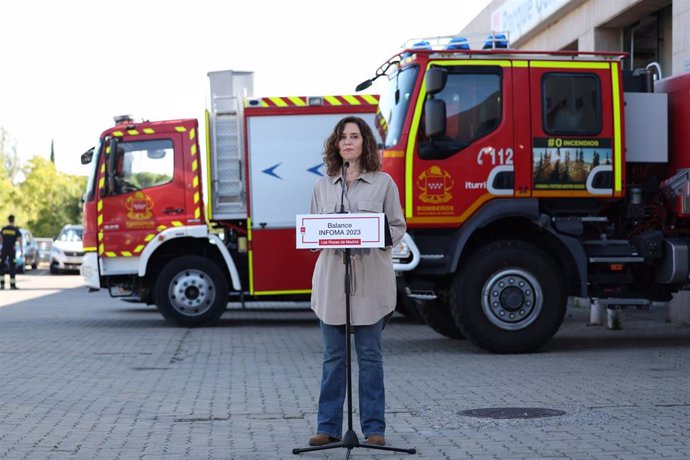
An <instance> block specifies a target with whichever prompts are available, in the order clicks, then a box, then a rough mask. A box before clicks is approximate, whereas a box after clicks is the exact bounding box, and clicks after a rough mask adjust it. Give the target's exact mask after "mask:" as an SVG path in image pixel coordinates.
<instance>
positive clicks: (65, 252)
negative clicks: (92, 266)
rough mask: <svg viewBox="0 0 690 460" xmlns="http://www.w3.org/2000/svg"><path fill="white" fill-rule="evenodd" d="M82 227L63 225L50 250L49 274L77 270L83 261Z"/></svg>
mask: <svg viewBox="0 0 690 460" xmlns="http://www.w3.org/2000/svg"><path fill="white" fill-rule="evenodd" d="M83 239H84V227H83V226H81V225H65V226H64V227H62V230H60V234H59V235H58V236H57V238H55V241H53V247H52V248H51V249H50V273H52V274H56V273H60V272H63V271H66V270H77V271H78V270H79V267H81V264H82V262H83V261H84V244H83Z"/></svg>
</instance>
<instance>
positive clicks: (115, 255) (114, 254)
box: [105, 252, 117, 257]
mask: <svg viewBox="0 0 690 460" xmlns="http://www.w3.org/2000/svg"><path fill="white" fill-rule="evenodd" d="M105 256H106V257H117V254H116V253H114V252H106V253H105Z"/></svg>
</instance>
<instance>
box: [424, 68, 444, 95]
mask: <svg viewBox="0 0 690 460" xmlns="http://www.w3.org/2000/svg"><path fill="white" fill-rule="evenodd" d="M424 80H425V82H426V94H427V96H433V95H434V94H436V93H439V92H441V91H442V90H443V88H445V87H446V82H447V81H448V71H446V69H442V68H440V67H432V68H431V69H429V70H427V71H426V74H425V75H424Z"/></svg>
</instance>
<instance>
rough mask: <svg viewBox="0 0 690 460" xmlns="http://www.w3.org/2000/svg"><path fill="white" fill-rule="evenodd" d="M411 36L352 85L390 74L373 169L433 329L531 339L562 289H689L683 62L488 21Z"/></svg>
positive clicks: (522, 347) (628, 302) (689, 110)
mask: <svg viewBox="0 0 690 460" xmlns="http://www.w3.org/2000/svg"><path fill="white" fill-rule="evenodd" d="M406 48H407V49H405V50H403V51H402V52H400V53H399V54H397V55H395V56H393V57H392V58H391V59H389V60H388V61H386V62H385V63H384V64H383V65H382V66H381V67H380V68H379V69H378V70H377V71H376V73H375V76H374V78H372V79H371V80H367V81H366V82H364V83H363V84H362V85H360V88H362V87H366V86H368V85H369V84H370V82H371V81H373V80H374V79H376V78H379V77H382V76H385V77H386V78H387V79H388V83H387V85H388V89H387V90H385V91H382V95H381V100H380V102H379V113H378V114H377V125H378V128H379V130H380V133H381V136H382V138H383V140H384V152H383V157H384V170H385V171H387V172H388V173H389V174H391V176H392V177H393V178H394V179H395V180H396V182H397V183H398V185H399V189H400V191H401V200H402V203H403V207H404V211H405V216H406V220H407V223H408V232H409V234H410V236H411V237H412V240H413V243H412V244H413V245H414V246H416V249H417V250H418V251H419V254H420V262H419V264H418V265H417V266H416V268H415V269H414V270H411V271H407V272H405V273H404V274H403V276H404V283H405V285H406V286H407V290H408V293H409V294H410V296H411V297H412V298H415V299H417V300H418V305H419V306H420V313H421V314H422V315H423V316H424V317H425V319H426V320H427V322H429V324H430V325H431V326H432V327H433V328H434V329H436V330H437V331H439V332H441V333H443V334H445V335H448V336H453V337H460V336H461V335H464V336H465V337H467V338H469V339H470V340H472V341H473V342H474V343H475V344H477V345H478V346H480V347H482V348H484V349H486V350H490V351H492V352H500V353H520V352H528V351H532V350H535V349H537V348H539V347H540V346H542V345H543V344H544V343H546V342H547V341H549V340H550V339H551V337H552V336H553V335H554V334H555V333H556V331H557V330H558V329H559V327H560V325H561V323H562V321H563V318H564V315H565V312H566V305H567V299H568V297H569V296H573V297H580V298H590V299H591V298H596V299H598V300H599V302H601V304H602V305H608V306H615V307H616V308H618V307H623V306H637V307H642V308H644V307H649V306H650V305H652V303H653V302H655V301H668V300H669V299H671V297H672V295H673V294H674V293H675V292H677V291H679V290H683V289H688V288H689V287H690V284H689V283H688V281H689V274H690V136H688V130H690V73H685V74H682V75H678V76H673V77H670V78H666V79H658V77H659V75H658V72H655V71H654V67H650V68H649V69H647V70H645V69H642V70H636V71H628V70H624V63H625V62H626V55H625V54H623V53H604V52H569V51H568V52H566V51H562V52H561V51H558V52H528V51H522V50H520V51H518V50H511V49H509V48H508V44H507V43H506V40H505V37H501V36H500V35H498V34H497V35H495V36H492V37H490V40H487V41H486V43H482V44H479V45H478V46H475V45H470V44H469V43H468V41H467V40H465V39H462V38H460V37H446V38H435V39H428V40H422V39H420V40H416V41H414V42H411V44H410V46H408V47H406ZM626 67H627V64H626Z"/></svg>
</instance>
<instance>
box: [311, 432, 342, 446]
mask: <svg viewBox="0 0 690 460" xmlns="http://www.w3.org/2000/svg"><path fill="white" fill-rule="evenodd" d="M338 441H340V439H338V438H334V437H332V436H328V435H327V434H315V435H314V436H312V437H311V438H309V445H310V446H325V445H326V444H331V443H334V442H338Z"/></svg>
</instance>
